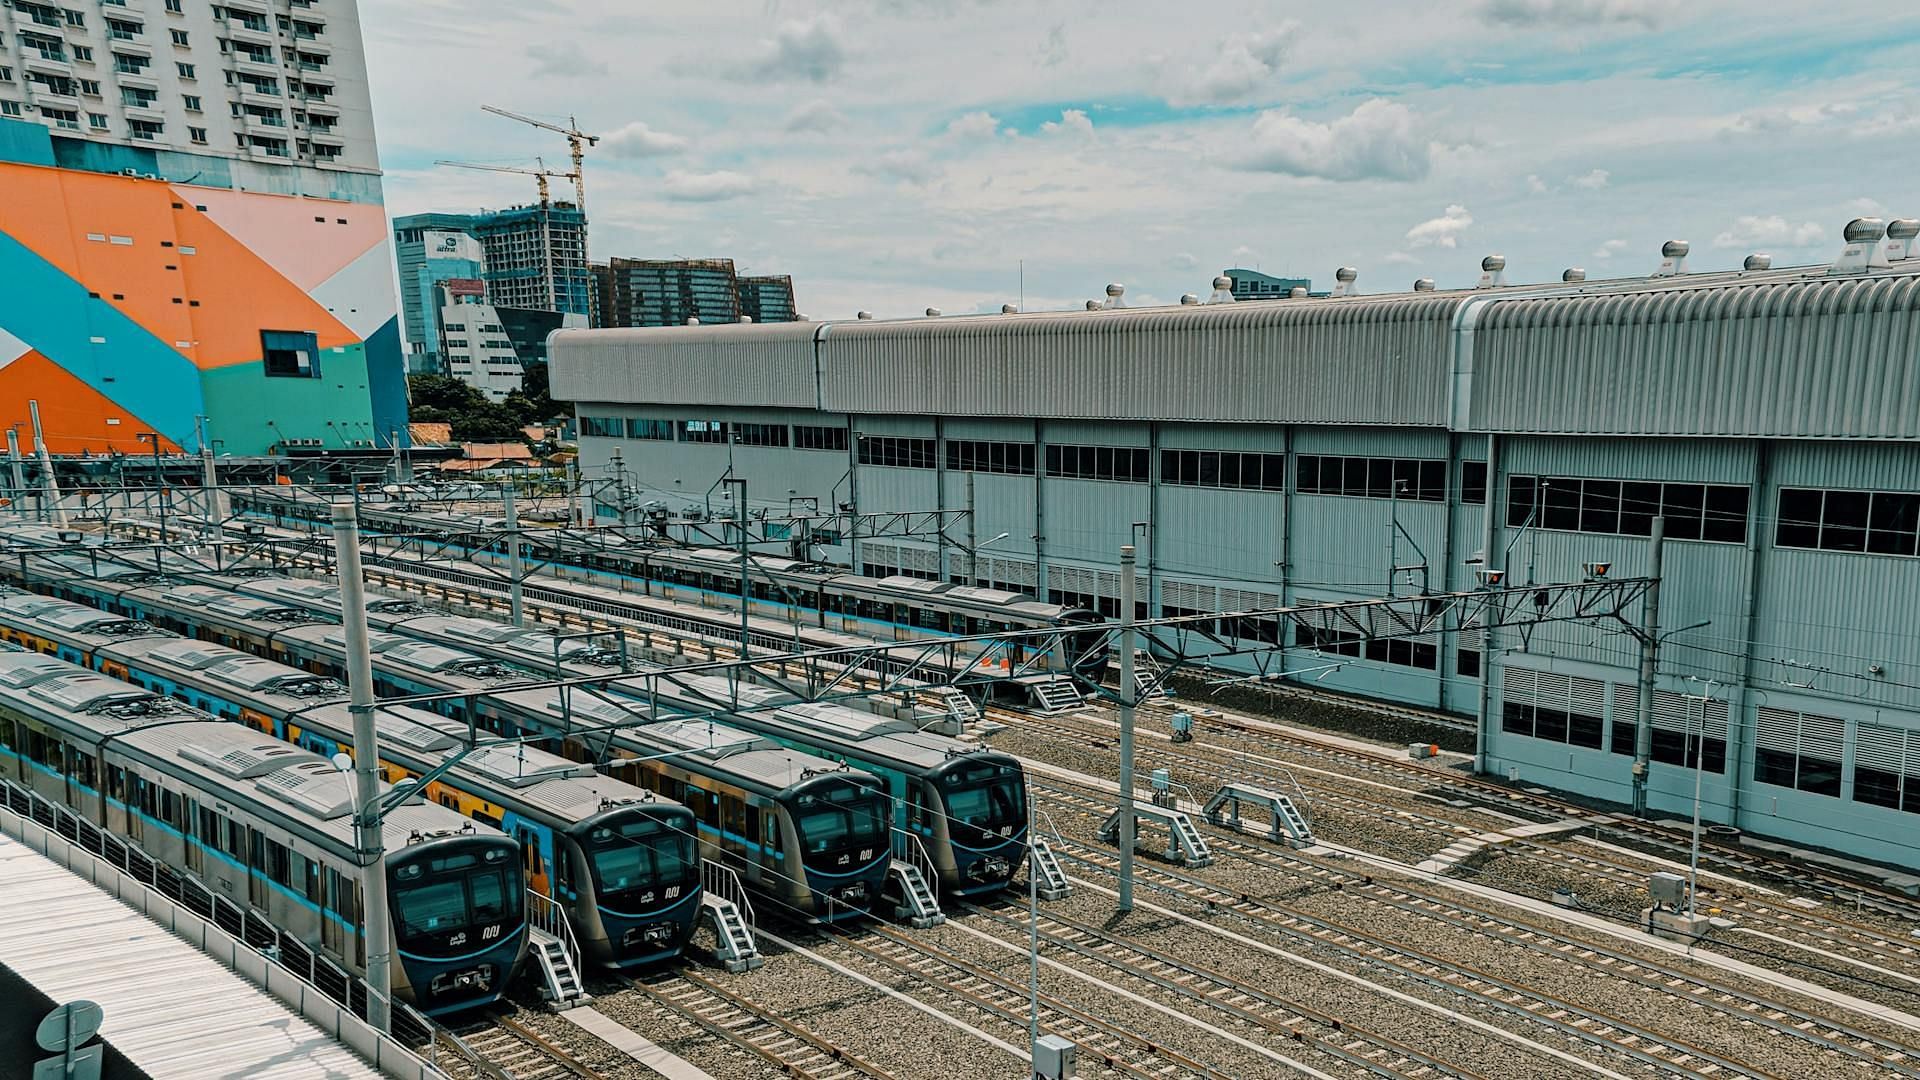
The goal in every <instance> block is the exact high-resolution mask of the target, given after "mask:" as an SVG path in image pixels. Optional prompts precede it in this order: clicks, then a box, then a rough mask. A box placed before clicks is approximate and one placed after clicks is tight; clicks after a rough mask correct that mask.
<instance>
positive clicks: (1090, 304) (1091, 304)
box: [1087, 300, 1107, 311]
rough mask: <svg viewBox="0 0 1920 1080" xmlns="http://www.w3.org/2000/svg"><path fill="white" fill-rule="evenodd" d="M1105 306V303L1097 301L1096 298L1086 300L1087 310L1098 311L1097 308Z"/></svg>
mask: <svg viewBox="0 0 1920 1080" xmlns="http://www.w3.org/2000/svg"><path fill="white" fill-rule="evenodd" d="M1106 306H1107V305H1105V304H1103V303H1101V302H1100V301H1098V300H1089V301H1087V310H1088V311H1099V310H1100V309H1101V308H1104V307H1106Z"/></svg>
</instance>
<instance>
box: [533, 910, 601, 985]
mask: <svg viewBox="0 0 1920 1080" xmlns="http://www.w3.org/2000/svg"><path fill="white" fill-rule="evenodd" d="M527 941H528V944H529V946H530V947H529V950H528V951H530V952H531V953H533V959H534V963H536V964H538V965H539V967H540V979H541V983H540V993H541V996H543V997H545V998H546V999H547V1003H548V1004H549V1005H551V1006H553V1007H554V1008H555V1009H571V1008H573V1007H574V1006H575V1005H580V1004H583V1003H585V1002H587V1001H589V1000H591V999H590V997H589V995H588V994H587V990H586V987H585V986H583V985H582V984H581V982H580V942H579V939H577V938H575V937H574V934H573V923H572V921H571V920H569V919H568V918H567V913H566V912H565V911H564V910H563V909H562V908H561V907H560V905H559V904H556V903H554V902H553V901H552V900H551V899H549V898H548V897H546V896H544V895H542V894H540V893H537V892H534V891H533V890H532V889H528V890H527Z"/></svg>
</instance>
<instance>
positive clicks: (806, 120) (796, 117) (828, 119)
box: [781, 98, 847, 132]
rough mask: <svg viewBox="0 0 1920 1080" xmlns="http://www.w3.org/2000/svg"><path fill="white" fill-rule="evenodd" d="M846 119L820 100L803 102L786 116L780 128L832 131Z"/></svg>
mask: <svg viewBox="0 0 1920 1080" xmlns="http://www.w3.org/2000/svg"><path fill="white" fill-rule="evenodd" d="M846 122H847V118H846V117H844V116H842V115H840V111H839V110H838V109H835V108H834V107H833V106H832V105H829V104H827V102H826V101H825V100H823V99H821V98H814V99H813V100H812V101H808V102H803V103H802V104H800V105H798V106H796V107H795V108H794V110H793V111H792V112H790V113H788V114H787V119H786V122H785V123H784V124H782V125H781V126H782V127H784V128H785V129H786V130H788V131H816V132H824V131H832V130H834V129H835V128H838V127H840V126H842V125H844V124H845V123H846Z"/></svg>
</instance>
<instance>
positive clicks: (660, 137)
mask: <svg viewBox="0 0 1920 1080" xmlns="http://www.w3.org/2000/svg"><path fill="white" fill-rule="evenodd" d="M691 145H693V141H692V140H691V139H688V138H687V137H686V136H685V135H674V134H671V133H669V132H665V131H655V130H653V128H652V127H651V126H649V125H648V124H647V123H645V122H644V121H640V120H635V121H634V122H633V123H631V124H628V125H626V126H625V127H621V128H616V129H614V130H613V131H612V132H610V133H608V134H606V135H603V136H601V138H600V146H601V148H602V149H604V150H605V151H606V152H607V153H609V154H612V155H613V156H614V157H617V158H645V157H663V156H665V155H668V154H678V153H680V152H681V151H683V150H685V149H686V148H687V147H689V146H691Z"/></svg>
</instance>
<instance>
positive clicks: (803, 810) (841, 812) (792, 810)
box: [780, 773, 893, 922]
mask: <svg viewBox="0 0 1920 1080" xmlns="http://www.w3.org/2000/svg"><path fill="white" fill-rule="evenodd" d="M780 803H781V806H782V807H783V808H784V809H785V810H786V811H787V812H786V813H785V814H782V815H781V818H782V828H783V830H786V831H787V836H786V843H785V844H784V845H783V846H784V848H785V850H787V851H797V852H799V854H800V860H799V861H800V866H801V874H800V875H798V879H797V880H796V879H795V878H794V876H792V875H791V872H790V871H787V873H788V874H789V877H788V880H787V882H786V884H787V886H788V888H789V890H790V896H791V899H792V901H793V903H794V905H795V906H796V907H799V908H801V909H803V914H804V916H805V917H806V918H807V919H809V920H811V921H815V922H840V921H843V920H847V919H858V918H863V917H865V916H867V915H869V914H871V913H872V910H873V907H874V905H875V904H877V903H879V902H880V897H881V893H882V891H883V890H884V888H885V886H886V881H887V868H888V866H889V864H890V863H891V862H892V860H893V846H892V836H891V830H892V822H893V805H892V801H891V800H890V799H889V798H888V797H887V793H886V789H885V788H884V787H883V786H882V785H881V782H880V780H878V779H877V778H875V777H872V776H868V775H864V774H849V773H831V774H828V775H825V776H817V777H813V778H811V779H808V780H803V781H801V782H800V783H798V784H795V785H793V786H792V787H789V788H788V789H787V790H786V791H784V792H782V793H781V796H780ZM786 865H787V866H791V865H792V863H791V861H790V860H789V861H787V864H786ZM782 869H783V871H784V870H785V867H783V868H782Z"/></svg>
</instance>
